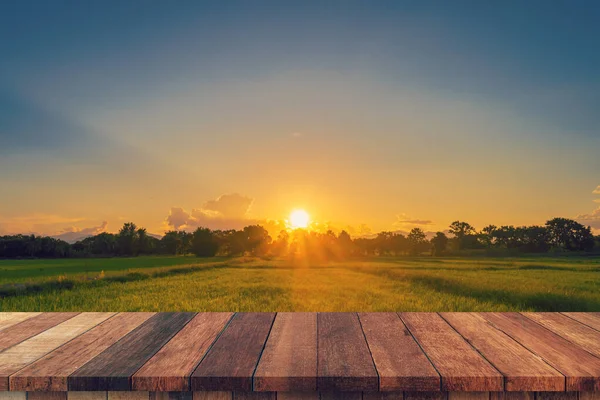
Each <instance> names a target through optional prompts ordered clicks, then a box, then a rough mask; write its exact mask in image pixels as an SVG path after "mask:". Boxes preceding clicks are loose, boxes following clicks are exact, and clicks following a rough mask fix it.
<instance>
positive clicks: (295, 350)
mask: <svg viewBox="0 0 600 400" xmlns="http://www.w3.org/2000/svg"><path fill="white" fill-rule="evenodd" d="M254 390H256V391H281V392H290V391H300V392H301V391H311V390H312V391H314V390H317V314H316V313H278V314H277V316H276V318H275V322H274V323H273V328H272V329H271V334H270V335H269V339H268V340H267V344H266V346H265V349H264V351H263V354H262V357H261V359H260V362H259V364H258V367H257V369H256V373H255V374H254Z"/></svg>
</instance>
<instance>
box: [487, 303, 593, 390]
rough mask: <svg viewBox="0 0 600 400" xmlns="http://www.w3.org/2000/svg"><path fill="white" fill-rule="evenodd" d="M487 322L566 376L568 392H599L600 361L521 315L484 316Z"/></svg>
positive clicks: (488, 314) (499, 314)
mask: <svg viewBox="0 0 600 400" xmlns="http://www.w3.org/2000/svg"><path fill="white" fill-rule="evenodd" d="M482 315H483V318H485V319H487V320H488V321H490V322H491V323H492V325H493V326H495V327H496V328H497V329H500V330H501V331H503V332H504V333H506V334H507V335H509V336H510V337H512V338H513V339H515V340H516V341H518V342H519V343H521V344H522V345H523V346H525V347H526V348H527V349H528V350H530V351H532V352H534V353H535V354H537V355H538V356H540V357H541V358H542V359H544V360H545V361H546V362H547V363H548V364H550V365H551V366H552V367H554V368H555V369H556V370H558V371H559V372H560V373H562V374H563V375H564V376H565V377H566V390H567V391H588V390H600V358H597V357H594V356H593V355H592V354H590V353H588V352H587V351H586V350H584V349H583V348H582V347H579V346H577V345H574V344H573V343H571V342H569V341H568V340H567V339H565V338H563V337H561V336H559V335H558V334H556V333H554V332H552V331H550V330H548V329H546V328H545V327H543V326H541V325H539V324H538V323H536V322H534V321H533V320H531V319H529V318H527V317H525V316H524V315H522V314H519V313H484V314H482Z"/></svg>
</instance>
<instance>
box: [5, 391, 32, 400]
mask: <svg viewBox="0 0 600 400" xmlns="http://www.w3.org/2000/svg"><path fill="white" fill-rule="evenodd" d="M0 400H27V392H0Z"/></svg>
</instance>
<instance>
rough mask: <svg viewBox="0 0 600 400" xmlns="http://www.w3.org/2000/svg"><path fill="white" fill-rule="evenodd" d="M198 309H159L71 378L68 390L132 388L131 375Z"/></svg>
mask: <svg viewBox="0 0 600 400" xmlns="http://www.w3.org/2000/svg"><path fill="white" fill-rule="evenodd" d="M194 315H195V313H158V314H156V315H155V316H153V317H151V318H150V319H149V320H147V321H146V322H144V323H143V324H142V325H140V326H139V327H137V328H136V329H134V330H133V331H132V332H130V333H129V334H127V335H126V336H125V337H123V338H122V339H121V340H119V341H118V342H117V343H115V344H114V345H112V346H111V347H109V348H108V349H106V350H104V351H103V352H102V353H100V354H99V355H98V356H97V357H95V358H94V359H92V360H91V361H89V362H88V363H86V364H85V365H83V366H82V367H81V368H79V369H78V370H77V371H75V372H74V373H73V374H72V375H71V376H69V378H68V385H69V390H71V391H73V390H83V391H91V390H129V389H131V387H130V377H131V376H132V375H133V374H134V373H135V372H136V371H137V370H138V369H140V367H141V366H142V365H144V363H145V362H146V361H148V360H149V359H150V358H151V357H152V356H153V355H154V354H155V353H156V352H157V351H158V350H160V348H161V347H163V346H164V345H165V344H166V343H167V342H168V341H169V340H170V339H171V338H172V337H173V336H174V335H175V334H176V333H177V332H179V331H180V330H181V329H182V328H183V327H184V326H185V325H186V324H187V323H188V322H189V321H190V320H191V319H192V318H193V317H194Z"/></svg>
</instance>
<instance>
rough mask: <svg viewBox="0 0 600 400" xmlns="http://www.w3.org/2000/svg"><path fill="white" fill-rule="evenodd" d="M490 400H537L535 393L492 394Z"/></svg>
mask: <svg viewBox="0 0 600 400" xmlns="http://www.w3.org/2000/svg"><path fill="white" fill-rule="evenodd" d="M490 400H535V392H490Z"/></svg>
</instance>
